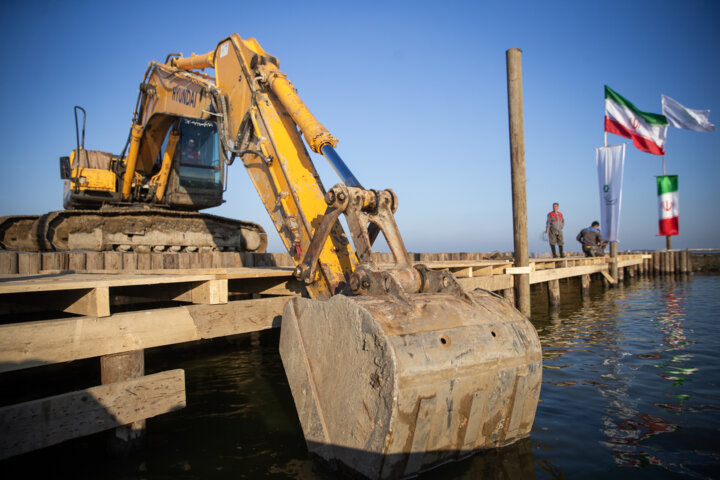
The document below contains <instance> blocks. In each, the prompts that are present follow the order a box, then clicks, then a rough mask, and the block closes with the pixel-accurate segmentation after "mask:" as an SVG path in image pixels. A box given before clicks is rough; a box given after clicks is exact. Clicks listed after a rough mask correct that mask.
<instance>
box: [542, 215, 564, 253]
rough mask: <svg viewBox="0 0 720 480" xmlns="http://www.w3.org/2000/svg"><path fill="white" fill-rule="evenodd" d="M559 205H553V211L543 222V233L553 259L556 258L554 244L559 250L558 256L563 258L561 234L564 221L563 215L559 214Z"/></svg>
mask: <svg viewBox="0 0 720 480" xmlns="http://www.w3.org/2000/svg"><path fill="white" fill-rule="evenodd" d="M559 208H560V205H558V204H557V203H553V211H552V212H550V213H548V214H547V220H546V221H545V233H547V236H548V240H549V241H550V250H551V251H552V256H553V258H556V257H557V254H556V253H555V244H557V246H558V248H560V256H561V257H565V253H564V252H563V245H565V242H563V232H562V229H563V227H564V226H565V219H564V218H563V214H562V213H560V210H559Z"/></svg>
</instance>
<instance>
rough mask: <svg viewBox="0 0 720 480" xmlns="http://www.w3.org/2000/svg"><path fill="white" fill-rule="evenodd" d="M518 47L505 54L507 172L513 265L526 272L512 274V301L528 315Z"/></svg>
mask: <svg viewBox="0 0 720 480" xmlns="http://www.w3.org/2000/svg"><path fill="white" fill-rule="evenodd" d="M521 53H522V52H521V50H520V49H519V48H511V49H510V50H508V51H507V52H505V54H506V57H507V85H508V119H509V124H510V174H511V179H512V208H513V241H514V248H515V266H516V267H525V268H526V269H527V273H519V274H516V275H515V300H516V303H517V308H518V310H520V312H522V313H523V315H526V316H528V317H529V316H530V273H529V270H530V269H529V265H530V259H529V255H528V230H527V196H526V192H525V129H524V126H523V95H522V66H521V59H520V54H521Z"/></svg>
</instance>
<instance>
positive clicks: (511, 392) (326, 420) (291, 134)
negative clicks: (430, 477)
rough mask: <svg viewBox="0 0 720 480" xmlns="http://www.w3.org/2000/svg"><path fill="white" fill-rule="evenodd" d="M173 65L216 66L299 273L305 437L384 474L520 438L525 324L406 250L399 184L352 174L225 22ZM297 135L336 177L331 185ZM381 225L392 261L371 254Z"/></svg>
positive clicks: (285, 86) (527, 380)
mask: <svg viewBox="0 0 720 480" xmlns="http://www.w3.org/2000/svg"><path fill="white" fill-rule="evenodd" d="M166 66H167V67H168V68H174V69H178V70H183V71H187V72H188V73H194V72H196V71H197V70H200V69H206V68H211V69H214V73H215V86H214V89H211V92H212V99H213V100H212V107H213V109H212V110H213V115H215V116H216V122H218V131H219V134H220V136H221V141H222V144H223V145H224V148H225V149H226V151H227V157H228V162H230V163H231V162H232V161H233V160H234V158H235V157H239V158H240V159H241V160H242V162H243V164H244V166H245V168H246V170H247V172H248V173H249V175H250V177H251V179H252V181H253V184H254V185H255V188H256V189H257V191H258V193H259V195H260V197H261V199H262V202H263V204H264V205H265V208H266V209H267V211H268V213H269V214H270V217H271V219H272V222H273V225H274V226H275V228H276V229H277V231H278V233H279V234H280V236H281V238H282V240H283V242H284V244H285V246H286V248H287V249H288V251H289V252H290V255H291V256H292V258H293V260H294V261H295V263H296V265H297V267H296V269H295V275H296V277H297V278H299V279H301V280H302V281H303V282H304V283H305V284H306V286H307V291H308V294H309V296H310V297H311V298H310V299H307V298H299V297H295V298H292V299H291V300H289V301H288V303H287V304H286V307H285V309H284V312H283V322H282V329H281V335H280V354H281V357H282V361H283V365H284V367H285V371H286V374H287V377H288V382H289V384H290V388H291V390H292V393H293V397H294V400H295V405H296V408H297V410H298V416H299V418H300V422H301V424H302V427H303V431H304V434H305V438H306V442H307V445H308V448H309V450H310V451H311V452H313V453H314V454H316V455H318V456H320V457H322V458H324V459H326V460H328V461H329V462H331V463H341V464H343V465H345V466H347V467H349V468H350V469H351V470H353V471H355V472H357V473H359V474H361V475H363V476H366V477H368V478H383V479H385V478H398V477H403V476H409V475H415V474H417V473H418V472H420V471H423V470H425V469H429V468H432V467H434V466H436V465H439V464H441V463H445V462H447V461H449V460H454V459H459V458H463V457H465V456H467V455H468V454H470V453H472V452H474V451H477V450H481V449H486V448H493V447H498V446H502V445H507V444H509V443H512V442H514V441H516V440H518V439H520V438H523V437H525V436H527V435H528V434H529V432H530V428H531V426H532V422H533V419H534V415H535V409H536V406H537V402H538V397H539V392H540V378H541V352H540V343H539V339H538V336H537V333H536V332H535V329H534V328H533V326H532V324H531V323H530V322H529V321H528V320H527V318H525V317H524V316H522V315H521V314H520V313H519V312H518V311H517V310H516V309H515V308H514V307H513V306H512V305H511V304H510V303H509V302H508V301H506V300H505V299H503V298H501V297H499V296H497V295H494V294H492V293H490V292H486V291H480V290H477V291H474V292H468V291H466V290H465V289H464V288H463V287H462V286H461V285H460V284H459V283H458V281H457V280H456V279H455V277H454V276H453V275H452V274H451V273H450V272H448V271H436V270H431V269H429V268H427V267H425V266H423V265H416V264H413V262H412V259H411V258H410V255H409V254H408V253H407V250H406V248H405V245H404V243H403V240H402V237H401V236H400V233H399V230H398V227H397V225H396V223H395V219H394V212H395V211H396V209H397V207H398V199H397V197H396V195H395V194H394V193H393V192H392V190H367V189H365V188H363V187H362V185H360V183H359V182H358V180H357V179H356V178H355V177H354V176H353V175H352V173H351V172H350V170H349V169H348V168H347V166H346V165H345V164H344V162H343V161H342V159H341V158H340V156H339V155H338V154H337V152H336V151H335V146H336V144H337V140H336V139H335V138H334V137H333V136H332V135H331V134H330V133H329V132H328V131H327V129H325V127H323V126H322V124H321V123H320V122H318V121H317V119H316V118H315V117H314V116H313V115H312V113H311V112H310V111H309V110H308V108H307V107H306V106H305V104H304V103H303V102H302V100H301V99H300V98H299V96H298V95H297V92H296V90H295V88H294V87H293V85H292V84H291V83H290V81H289V80H288V79H287V77H286V76H285V75H284V74H282V73H281V72H280V71H279V70H278V61H277V59H275V58H274V57H272V56H270V55H268V54H267V53H266V52H265V51H264V50H263V49H262V48H261V47H260V45H259V44H258V43H257V41H255V40H254V39H248V40H243V39H241V38H240V36H238V35H232V36H230V37H228V38H225V39H223V40H222V41H221V42H220V43H219V44H218V46H217V47H216V48H215V49H214V50H213V51H211V52H208V53H206V54H203V55H192V56H190V57H174V58H172V59H170V60H169V61H168V62H167V65H166ZM301 135H302V137H304V138H305V142H306V143H307V145H308V146H309V147H310V149H311V150H312V151H314V152H316V153H319V154H322V155H324V156H325V157H326V158H327V159H328V160H329V161H330V163H331V164H332V165H333V167H334V168H335V170H336V171H337V173H338V175H339V176H340V178H341V179H342V183H339V184H337V185H335V186H334V187H332V188H331V189H330V190H327V191H326V190H325V188H324V187H323V185H322V183H321V181H320V178H319V176H318V173H317V171H316V170H315V167H314V165H313V162H312V160H311V158H310V156H309V154H308V152H307V150H306V148H305V145H304V143H303V140H302V137H301ZM341 214H342V215H345V217H346V219H347V223H348V227H349V229H350V234H351V237H352V241H353V245H354V248H355V249H353V247H352V246H351V245H350V242H349V241H348V239H347V238H346V236H345V234H344V232H343V229H342V227H341V225H340V222H339V221H338V219H339V216H340V215H341ZM379 233H382V234H383V235H384V236H385V238H386V240H387V243H388V245H389V247H390V249H391V251H392V253H393V256H394V259H395V261H394V264H393V265H389V266H388V265H378V264H376V262H375V260H374V258H373V255H372V244H373V242H374V240H375V238H376V237H377V235H378V234H379Z"/></svg>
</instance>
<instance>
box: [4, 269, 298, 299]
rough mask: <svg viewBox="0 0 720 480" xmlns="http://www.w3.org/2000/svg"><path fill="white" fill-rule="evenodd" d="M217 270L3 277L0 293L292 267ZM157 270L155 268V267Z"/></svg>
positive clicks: (257, 274)
mask: <svg viewBox="0 0 720 480" xmlns="http://www.w3.org/2000/svg"><path fill="white" fill-rule="evenodd" d="M215 271H216V272H217V273H204V272H203V271H202V270H198V271H197V273H185V274H180V273H173V271H172V270H170V271H168V270H164V271H163V273H161V274H160V273H151V274H143V273H139V272H137V271H136V272H132V273H131V274H127V273H124V274H116V273H106V272H103V273H70V274H57V275H42V276H35V277H29V278H22V277H20V278H18V277H6V278H2V279H0V294H4V293H20V292H32V291H50V290H73V289H82V288H98V287H118V286H128V285H154V284H160V283H182V282H202V281H209V280H221V279H235V278H265V277H290V276H292V272H293V269H292V268H288V267H266V268H236V269H223V270H222V271H217V269H216V270H215ZM155 272H157V271H155Z"/></svg>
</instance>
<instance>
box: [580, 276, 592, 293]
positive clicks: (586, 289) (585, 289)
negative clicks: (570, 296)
mask: <svg viewBox="0 0 720 480" xmlns="http://www.w3.org/2000/svg"><path fill="white" fill-rule="evenodd" d="M580 292H581V293H582V296H583V297H587V296H589V295H590V275H589V274H587V273H586V274H585V275H580Z"/></svg>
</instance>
